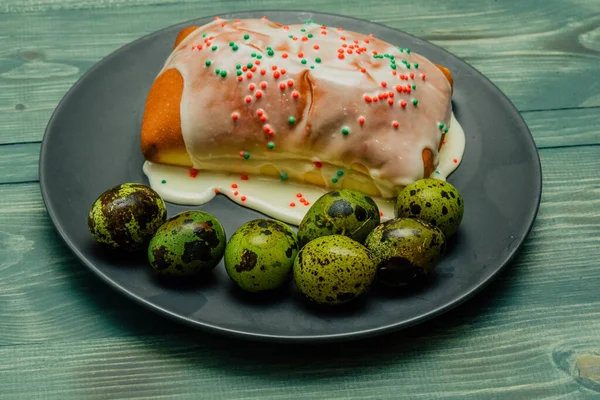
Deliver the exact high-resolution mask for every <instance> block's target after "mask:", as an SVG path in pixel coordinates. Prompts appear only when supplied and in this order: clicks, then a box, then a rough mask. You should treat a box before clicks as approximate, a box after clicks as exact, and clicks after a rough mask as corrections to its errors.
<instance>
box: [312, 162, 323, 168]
mask: <svg viewBox="0 0 600 400" xmlns="http://www.w3.org/2000/svg"><path fill="white" fill-rule="evenodd" d="M313 164H314V165H315V167H316V168H322V167H323V163H321V161H313Z"/></svg>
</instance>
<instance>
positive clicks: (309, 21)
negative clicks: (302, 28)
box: [304, 19, 315, 25]
mask: <svg viewBox="0 0 600 400" xmlns="http://www.w3.org/2000/svg"><path fill="white" fill-rule="evenodd" d="M314 23H315V21H313V20H312V19H307V20H306V21H304V25H310V24H314Z"/></svg>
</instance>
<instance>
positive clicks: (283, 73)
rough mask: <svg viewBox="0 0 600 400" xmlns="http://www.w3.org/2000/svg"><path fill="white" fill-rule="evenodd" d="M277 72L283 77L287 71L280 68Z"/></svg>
mask: <svg viewBox="0 0 600 400" xmlns="http://www.w3.org/2000/svg"><path fill="white" fill-rule="evenodd" d="M279 72H281V75H285V73H286V72H287V71H286V70H285V69H283V68H281V69H280V70H279Z"/></svg>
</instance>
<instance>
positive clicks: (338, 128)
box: [141, 19, 452, 197]
mask: <svg viewBox="0 0 600 400" xmlns="http://www.w3.org/2000/svg"><path fill="white" fill-rule="evenodd" d="M451 97H452V76H451V74H450V72H449V71H448V70H447V69H445V68H443V67H441V66H437V65H435V64H433V63H432V62H431V61H429V60H428V59H426V58H425V57H423V56H421V55H419V54H415V53H414V52H411V51H410V49H406V48H398V47H395V46H393V45H391V44H389V43H386V42H384V41H382V40H379V39H376V38H374V37H371V36H369V35H363V34H359V33H355V32H349V31H345V30H343V29H341V28H332V27H325V26H322V25H318V24H315V23H313V22H312V21H307V22H306V23H305V24H299V25H291V26H285V25H281V24H278V23H276V22H273V21H269V20H266V19H258V20H222V19H217V20H215V21H213V22H211V23H209V24H207V25H204V26H201V27H195V26H194V27H189V28H186V29H184V30H182V31H181V32H180V34H179V35H178V37H177V39H176V41H175V48H174V50H173V51H172V53H171V55H170V56H169V58H168V59H167V60H166V62H165V65H164V67H163V69H162V70H161V71H160V73H159V74H158V76H157V78H156V80H155V81H154V83H153V85H152V87H151V88H150V91H149V94H148V98H147V101H146V108H145V112H144V118H143V121H142V130H141V147H142V152H143V154H144V157H145V158H146V159H147V160H148V161H151V162H154V163H161V164H170V165H177V166H183V167H190V168H195V169H198V170H200V171H202V170H209V171H219V172H232V173H242V174H254V175H261V176H271V177H278V178H281V179H291V180H295V181H298V182H305V183H309V184H313V185H319V186H322V187H336V188H339V187H348V188H355V189H360V190H362V191H364V192H365V193H367V194H370V195H373V196H382V197H392V196H394V195H396V193H397V192H398V190H399V189H401V188H402V187H403V186H405V185H407V184H409V183H411V182H413V181H415V180H417V179H420V178H423V177H427V176H429V175H430V174H431V173H432V172H433V170H434V169H435V168H436V166H437V163H438V152H439V149H440V148H441V146H442V143H443V138H444V134H445V132H447V130H448V125H449V123H450V120H451V114H452V106H451Z"/></svg>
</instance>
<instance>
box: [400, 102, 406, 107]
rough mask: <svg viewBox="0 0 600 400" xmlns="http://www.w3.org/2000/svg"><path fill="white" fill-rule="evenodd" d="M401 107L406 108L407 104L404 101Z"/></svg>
mask: <svg viewBox="0 0 600 400" xmlns="http://www.w3.org/2000/svg"><path fill="white" fill-rule="evenodd" d="M400 107H402V108H406V102H405V101H404V100H402V101H401V102H400Z"/></svg>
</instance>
